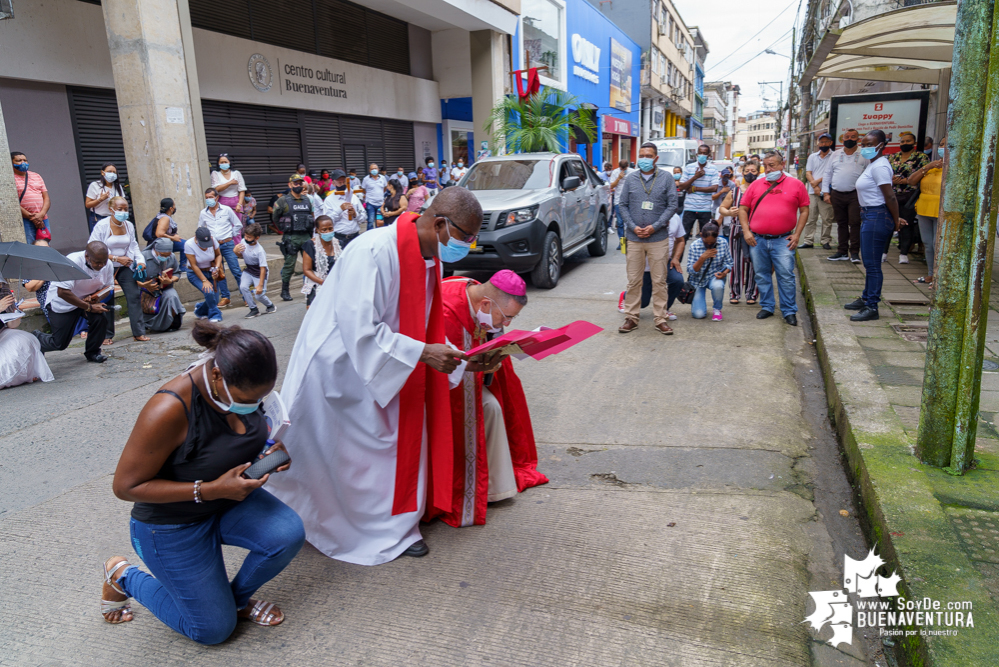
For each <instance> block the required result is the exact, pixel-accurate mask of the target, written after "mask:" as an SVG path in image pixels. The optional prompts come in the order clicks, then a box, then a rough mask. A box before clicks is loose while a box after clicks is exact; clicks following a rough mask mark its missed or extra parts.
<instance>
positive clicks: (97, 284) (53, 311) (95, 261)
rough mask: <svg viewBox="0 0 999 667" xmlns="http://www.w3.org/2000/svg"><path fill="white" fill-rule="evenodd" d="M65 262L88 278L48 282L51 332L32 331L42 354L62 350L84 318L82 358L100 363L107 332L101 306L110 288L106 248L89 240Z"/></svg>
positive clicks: (104, 308)
mask: <svg viewBox="0 0 999 667" xmlns="http://www.w3.org/2000/svg"><path fill="white" fill-rule="evenodd" d="M66 259H68V260H69V261H71V262H73V263H74V264H76V265H77V266H78V267H80V270H81V271H83V272H84V273H86V274H87V276H89V277H88V278H85V279H80V280H63V281H53V282H51V283H49V291H48V302H47V303H46V305H45V307H46V308H48V311H49V313H48V315H49V324H50V325H51V326H52V333H42V332H41V331H32V332H31V333H32V334H34V336H35V338H37V339H38V342H39V343H40V344H41V346H42V353H45V352H54V351H55V350H65V349H66V348H67V347H69V342H70V341H71V340H73V331H74V330H75V328H76V322H77V320H79V319H80V318H81V317H85V318H87V324H88V326H89V329H88V333H87V344H86V347H84V352H83V356H85V357H86V358H87V361H92V362H94V363H97V364H103V363H104V362H105V361H107V357H105V356H104V355H103V354H101V345H102V344H103V343H104V335H105V334H106V333H107V326H108V321H107V318H106V317H104V313H106V312H108V307H107V306H106V305H104V304H103V303H101V302H100V301H101V299H103V298H104V297H105V296H106V293H105V294H98V292H101V291H102V290H105V289H111V290H113V289H114V268H113V266H112V264H111V262H109V261H108V247H107V246H106V245H104V244H103V243H101V242H100V241H91V242H90V243H88V244H87V249H86V250H84V251H82V252H74V253H71V254H70V255H67V257H66Z"/></svg>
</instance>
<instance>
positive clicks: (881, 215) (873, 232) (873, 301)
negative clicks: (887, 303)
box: [860, 204, 895, 310]
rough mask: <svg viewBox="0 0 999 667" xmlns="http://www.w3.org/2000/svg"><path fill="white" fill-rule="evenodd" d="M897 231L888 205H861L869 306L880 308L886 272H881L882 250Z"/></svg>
mask: <svg viewBox="0 0 999 667" xmlns="http://www.w3.org/2000/svg"><path fill="white" fill-rule="evenodd" d="M894 232H895V219H894V218H892V217H891V213H889V212H888V207H887V206H885V205H884V204H882V205H881V206H861V207H860V258H861V259H862V260H863V261H864V271H865V272H866V273H867V278H866V279H865V281H864V294H863V296H861V297H860V298H862V299H863V300H864V303H865V304H867V307H868V308H872V309H874V310H877V309H878V302H879V301H881V284H882V283H883V282H884V274H883V273H882V272H881V251H882V250H883V249H884V247H885V244H886V243H887V242H888V241H890V240H891V237H892V234H893V233H894Z"/></svg>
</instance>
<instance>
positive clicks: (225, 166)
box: [219, 162, 229, 171]
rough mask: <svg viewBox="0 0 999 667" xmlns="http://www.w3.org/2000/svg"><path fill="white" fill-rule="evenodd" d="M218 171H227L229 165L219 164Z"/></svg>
mask: <svg viewBox="0 0 999 667" xmlns="http://www.w3.org/2000/svg"><path fill="white" fill-rule="evenodd" d="M219 169H221V170H222V171H229V163H228V162H224V163H222V164H220V165H219Z"/></svg>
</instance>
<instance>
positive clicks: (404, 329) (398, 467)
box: [392, 213, 453, 516]
mask: <svg viewBox="0 0 999 667" xmlns="http://www.w3.org/2000/svg"><path fill="white" fill-rule="evenodd" d="M418 217H420V216H419V214H418V213H403V214H402V215H400V216H399V218H398V219H397V220H396V222H395V225H396V229H397V230H398V236H399V240H398V248H399V273H400V276H399V283H400V287H399V333H401V334H403V335H404V336H409V337H410V338H414V339H416V340H418V341H422V342H425V343H444V340H445V336H444V307H443V304H442V302H441V279H440V275H441V263H440V260H434V275H435V278H436V280H435V285H434V293H433V294H430V295H428V294H427V264H426V261H425V260H424V259H423V253H422V251H421V250H420V239H419V237H418V236H417V232H416V219H417V218H418ZM428 297H429V298H431V299H433V301H432V303H431V306H430V319H429V320H428V319H427V298H428ZM449 386H450V385H449V384H448V377H447V376H446V375H444V374H443V373H439V372H438V371H435V370H434V369H432V368H430V366H427V365H426V364H424V363H422V362H421V363H418V364H417V365H416V368H415V369H413V372H412V373H411V374H410V376H409V379H408V380H406V384H405V385H403V387H402V392H401V393H400V394H399V436H398V440H397V441H396V442H397V452H396V464H395V496H394V497H393V501H392V515H393V516H395V515H396V514H402V513H404V512H415V511H416V493H417V487H418V484H419V475H420V449H421V448H422V447H423V418H424V414H426V422H427V440H428V444H429V456H428V462H429V466H428V467H429V472H428V475H427V511H430V510H431V509H433V508H434V507H438V508H440V509H441V510H444V511H447V510H448V509H449V508H450V506H451V502H450V499H451V486H452V483H451V469H452V465H453V463H452V451H453V447H452V443H451V424H450V415H449V409H450V408H449V400H450V399H449V397H448V387H449Z"/></svg>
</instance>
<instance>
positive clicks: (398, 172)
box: [395, 171, 403, 176]
mask: <svg viewBox="0 0 999 667" xmlns="http://www.w3.org/2000/svg"><path fill="white" fill-rule="evenodd" d="M395 173H397V174H399V175H400V176H402V174H403V172H401V171H397V172H395Z"/></svg>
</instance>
